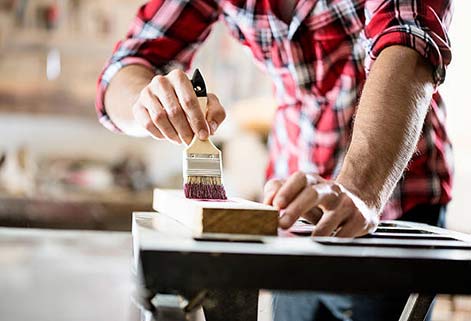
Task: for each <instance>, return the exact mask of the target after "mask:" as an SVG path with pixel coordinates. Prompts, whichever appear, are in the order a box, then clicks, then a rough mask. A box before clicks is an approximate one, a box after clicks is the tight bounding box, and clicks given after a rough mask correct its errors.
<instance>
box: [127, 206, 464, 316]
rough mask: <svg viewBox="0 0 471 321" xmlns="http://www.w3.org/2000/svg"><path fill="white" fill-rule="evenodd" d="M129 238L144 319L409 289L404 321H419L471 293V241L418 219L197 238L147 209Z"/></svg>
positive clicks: (251, 310)
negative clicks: (266, 294)
mask: <svg viewBox="0 0 471 321" xmlns="http://www.w3.org/2000/svg"><path fill="white" fill-rule="evenodd" d="M300 234H302V233H300ZM306 234H307V233H306ZM133 244H134V245H133V248H134V265H135V269H136V271H137V273H138V276H139V280H140V281H139V282H140V289H141V291H140V292H139V295H138V302H140V304H141V309H142V316H143V319H146V320H152V319H157V320H158V321H167V320H185V318H189V319H191V318H193V319H194V318H195V316H194V311H196V308H197V307H199V306H201V305H202V306H203V308H204V310H205V315H206V320H207V321H218V320H225V321H231V320H244V321H250V320H256V318H257V298H258V291H259V290H260V289H269V290H312V291H326V292H343V293H383V292H384V291H387V292H388V293H396V294H408V295H409V294H410V296H409V300H408V301H407V304H406V306H405V308H404V311H403V313H402V316H401V319H400V320H401V321H402V320H408V321H410V320H423V319H424V317H425V315H426V313H427V311H428V309H429V307H430V305H431V304H432V301H433V298H434V295H435V294H439V293H448V294H471V237H470V236H469V235H465V234H462V233H458V232H452V231H448V230H445V229H441V228H436V227H432V226H428V225H424V224H418V223H410V222H395V221H389V222H383V223H382V224H381V225H380V227H379V228H378V230H377V231H376V232H375V233H373V234H372V235H369V236H367V237H362V238H357V239H341V238H335V237H323V238H312V237H306V236H305V237H303V236H300V235H295V234H293V233H289V232H283V231H280V233H279V235H278V236H277V237H273V236H267V237H258V238H257V237H255V238H252V239H239V240H238V239H236V238H233V237H230V236H224V235H207V236H204V235H203V236H201V237H194V235H193V233H192V232H191V231H190V230H189V229H188V228H187V227H185V226H183V225H182V224H181V223H179V222H177V221H175V220H173V219H172V218H171V217H170V216H166V215H162V214H159V213H144V212H142V213H135V214H134V216H133ZM281 275H283V276H288V275H289V276H290V277H280V276H281ZM365 280H368V281H367V282H366V281H365ZM293 321H294V320H293Z"/></svg>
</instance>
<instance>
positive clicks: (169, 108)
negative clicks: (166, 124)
mask: <svg viewBox="0 0 471 321" xmlns="http://www.w3.org/2000/svg"><path fill="white" fill-rule="evenodd" d="M151 86H152V91H153V93H154V94H155V95H156V96H157V97H158V99H159V101H160V103H161V104H162V106H163V108H164V110H165V111H166V113H167V117H168V119H169V121H170V123H171V124H172V126H173V128H175V130H176V132H177V133H178V136H180V138H181V139H182V140H183V141H184V142H185V143H186V144H189V143H190V142H191V140H192V138H193V131H192V129H191V127H190V124H189V123H188V120H187V118H186V116H185V113H184V112H183V109H182V108H181V106H180V102H179V99H178V98H177V95H176V94H175V90H174V87H173V85H172V84H171V83H170V81H169V80H168V79H167V78H166V77H163V76H156V77H155V78H154V80H153V81H152V83H151Z"/></svg>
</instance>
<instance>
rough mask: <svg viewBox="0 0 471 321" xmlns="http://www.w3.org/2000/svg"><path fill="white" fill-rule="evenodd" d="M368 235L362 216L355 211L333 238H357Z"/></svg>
mask: <svg viewBox="0 0 471 321" xmlns="http://www.w3.org/2000/svg"><path fill="white" fill-rule="evenodd" d="M366 234H368V229H367V228H366V226H365V223H364V220H363V219H362V215H361V213H360V212H359V211H355V213H354V215H353V216H352V218H351V219H350V220H348V221H347V222H346V223H345V224H344V225H343V226H342V227H341V228H340V231H338V232H337V233H336V234H335V236H338V237H357V236H362V235H366Z"/></svg>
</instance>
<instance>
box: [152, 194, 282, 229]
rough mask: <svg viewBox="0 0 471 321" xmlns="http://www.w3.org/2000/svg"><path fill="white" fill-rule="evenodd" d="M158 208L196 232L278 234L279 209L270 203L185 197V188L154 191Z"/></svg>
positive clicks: (156, 208) (157, 209) (156, 207)
mask: <svg viewBox="0 0 471 321" xmlns="http://www.w3.org/2000/svg"><path fill="white" fill-rule="evenodd" d="M153 207H154V209H155V210H156V211H158V212H160V213H162V214H165V215H167V216H170V217H172V218H174V219H175V220H177V221H179V222H181V223H182V224H184V225H185V226H187V227H189V228H190V229H191V230H192V231H193V233H195V234H200V233H227V234H250V235H276V234H277V229H278V211H277V210H276V209H275V208H273V207H271V206H268V205H264V204H260V203H256V202H251V201H247V200H244V199H239V198H229V199H228V200H225V201H209V200H208V201H205V200H192V199H187V198H185V196H184V194H183V191H182V190H165V189H155V190H154V204H153Z"/></svg>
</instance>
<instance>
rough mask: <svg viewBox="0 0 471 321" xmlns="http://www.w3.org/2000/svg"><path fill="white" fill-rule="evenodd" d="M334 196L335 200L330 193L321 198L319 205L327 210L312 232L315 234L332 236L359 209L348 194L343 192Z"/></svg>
mask: <svg viewBox="0 0 471 321" xmlns="http://www.w3.org/2000/svg"><path fill="white" fill-rule="evenodd" d="M328 196H329V197H328ZM334 197H335V198H336V199H335V200H334V199H333V197H332V194H330V195H327V196H326V197H324V198H323V199H321V200H320V202H319V204H318V206H319V207H320V208H324V209H325V210H324V214H323V215H322V218H321V219H320V220H319V222H318V223H317V225H316V227H315V229H314V231H313V233H312V235H313V236H331V235H332V234H333V233H334V231H335V230H337V229H338V228H339V227H340V226H341V225H342V224H345V222H348V220H350V219H351V217H352V214H353V213H354V212H355V211H356V210H357V209H356V207H355V205H354V204H353V202H352V200H351V199H350V198H349V197H348V196H347V195H346V194H344V193H341V194H340V195H338V196H334Z"/></svg>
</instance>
